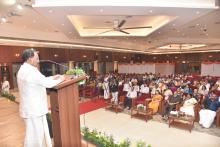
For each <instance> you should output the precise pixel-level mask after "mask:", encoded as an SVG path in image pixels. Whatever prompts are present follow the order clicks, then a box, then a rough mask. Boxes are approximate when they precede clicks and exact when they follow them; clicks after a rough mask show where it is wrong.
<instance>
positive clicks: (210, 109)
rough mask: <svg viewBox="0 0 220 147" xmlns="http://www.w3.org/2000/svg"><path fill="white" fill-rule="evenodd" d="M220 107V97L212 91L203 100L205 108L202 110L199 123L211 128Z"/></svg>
mask: <svg viewBox="0 0 220 147" xmlns="http://www.w3.org/2000/svg"><path fill="white" fill-rule="evenodd" d="M219 107H220V99H219V97H217V96H216V94H215V93H213V92H212V93H210V94H209V95H208V96H206V98H205V99H204V102H203V109H201V110H200V112H199V116H200V120H199V124H200V125H202V126H203V127H205V128H209V127H210V126H211V125H212V123H213V122H214V119H215V116H216V111H217V110H218V108H219Z"/></svg>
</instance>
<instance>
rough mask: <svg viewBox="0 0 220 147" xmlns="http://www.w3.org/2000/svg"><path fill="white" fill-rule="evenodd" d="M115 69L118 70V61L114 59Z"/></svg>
mask: <svg viewBox="0 0 220 147" xmlns="http://www.w3.org/2000/svg"><path fill="white" fill-rule="evenodd" d="M114 71H118V61H114Z"/></svg>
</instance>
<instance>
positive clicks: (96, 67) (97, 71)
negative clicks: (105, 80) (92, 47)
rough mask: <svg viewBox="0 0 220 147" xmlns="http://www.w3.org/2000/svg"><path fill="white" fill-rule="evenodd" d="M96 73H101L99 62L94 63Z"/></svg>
mask: <svg viewBox="0 0 220 147" xmlns="http://www.w3.org/2000/svg"><path fill="white" fill-rule="evenodd" d="M93 69H94V72H96V73H99V69H98V60H96V61H94V67H93Z"/></svg>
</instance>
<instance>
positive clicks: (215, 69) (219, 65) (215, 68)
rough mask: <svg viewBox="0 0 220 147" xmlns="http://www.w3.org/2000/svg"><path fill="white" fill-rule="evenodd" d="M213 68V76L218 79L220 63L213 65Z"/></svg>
mask: <svg viewBox="0 0 220 147" xmlns="http://www.w3.org/2000/svg"><path fill="white" fill-rule="evenodd" d="M213 66H214V72H213V76H218V77H220V63H215V64H214V65H213Z"/></svg>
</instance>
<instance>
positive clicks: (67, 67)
mask: <svg viewBox="0 0 220 147" xmlns="http://www.w3.org/2000/svg"><path fill="white" fill-rule="evenodd" d="M39 61H40V62H50V63H54V64H56V65H59V66H62V67H64V68H65V69H66V70H68V69H69V66H66V65H63V64H60V63H57V62H55V61H52V60H39ZM84 75H85V76H86V78H87V79H89V77H90V76H89V75H87V74H86V73H85V72H84Z"/></svg>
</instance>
